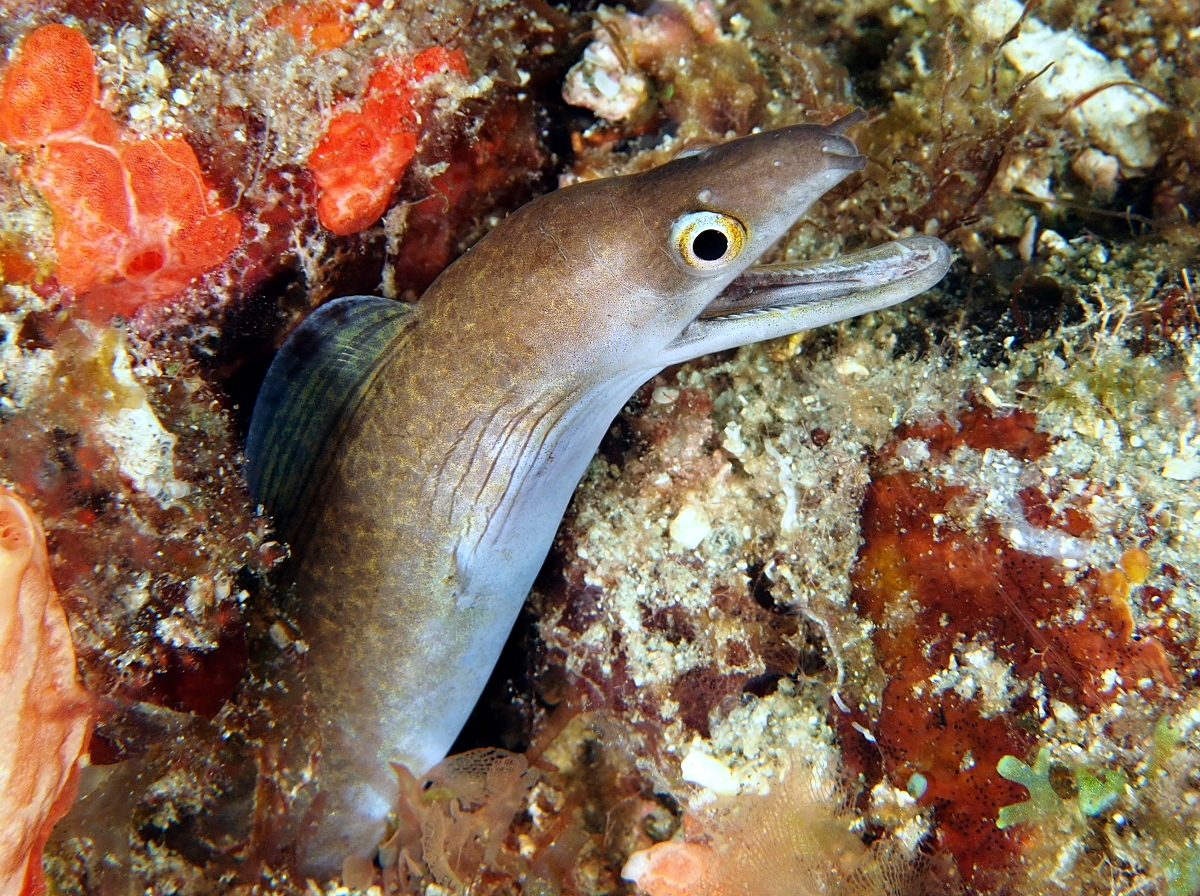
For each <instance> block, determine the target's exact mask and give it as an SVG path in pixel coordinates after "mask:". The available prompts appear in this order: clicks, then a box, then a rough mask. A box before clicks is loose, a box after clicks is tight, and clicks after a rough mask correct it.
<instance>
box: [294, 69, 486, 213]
mask: <svg viewBox="0 0 1200 896" xmlns="http://www.w3.org/2000/svg"><path fill="white" fill-rule="evenodd" d="M440 71H454V72H458V73H459V74H461V75H466V74H467V63H466V58H465V57H464V56H463V54H462V51H461V50H446V49H444V48H443V47H430V48H429V49H426V50H422V51H421V52H420V53H418V54H417V55H416V56H415V57H414V58H412V59H410V60H401V59H387V60H385V61H384V62H383V63H382V64H381V65H380V66H379V68H377V69H376V70H375V72H374V73H373V74H372V75H371V78H370V80H369V81H368V82H367V89H366V92H365V94H364V97H363V100H362V103H361V105H360V106H359V108H358V109H356V110H348V111H343V112H339V113H338V114H337V115H335V116H334V117H333V119H332V120H331V121H330V122H329V127H328V128H327V129H326V131H325V136H324V137H322V138H321V140H320V142H319V143H318V144H317V146H316V148H315V149H314V150H313V151H312V154H311V155H310V156H309V157H308V169H309V171H311V172H312V175H313V179H314V180H315V181H316V184H317V190H318V197H317V218H318V219H319V220H320V222H321V224H322V225H323V226H324V227H325V228H326V229H328V230H331V231H333V232H334V233H336V234H339V235H341V236H346V235H348V234H352V233H358V232H359V231H361V230H365V229H366V228H368V227H370V226H371V225H372V224H374V223H375V222H376V221H378V220H379V219H380V217H382V216H383V213H384V212H385V211H387V207H388V202H389V201H390V200H391V197H392V191H393V190H395V188H396V184H397V183H398V182H399V181H400V178H401V176H402V175H403V174H404V171H405V170H406V169H407V168H408V163H409V162H410V161H412V157H413V153H415V152H416V148H417V128H418V125H417V118H416V115H415V114H414V111H413V104H414V101H415V99H416V96H417V90H416V88H417V85H418V84H420V83H421V82H422V81H424V80H425V79H426V78H428V77H429V76H430V75H433V74H435V73H437V72H440Z"/></svg>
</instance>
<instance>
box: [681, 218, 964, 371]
mask: <svg viewBox="0 0 1200 896" xmlns="http://www.w3.org/2000/svg"><path fill="white" fill-rule="evenodd" d="M949 267H950V250H949V248H948V247H947V246H946V244H945V243H943V242H942V241H941V240H939V239H937V238H935V237H929V236H916V237H909V238H907V239H902V240H896V241H894V242H891V243H885V244H884V245H882V246H875V247H874V248H871V249H865V250H863V251H861V252H855V253H853V254H850V255H843V256H841V257H839V258H834V259H830V260H823V261H815V262H807V263H799V264H791V263H785V264H770V265H759V266H756V267H752V268H748V269H747V270H746V271H744V272H743V273H742V274H741V275H740V276H739V277H738V278H737V279H735V280H734V281H733V282H732V283H730V284H729V285H728V286H727V287H725V289H724V290H722V291H721V293H720V294H719V295H718V296H717V297H716V298H715V299H713V300H712V301H711V302H709V304H708V305H707V306H705V308H704V309H703V310H702V311H701V312H700V314H699V315H698V316H697V318H696V319H695V320H694V321H692V323H690V324H689V325H688V326H687V327H685V328H684V330H683V332H682V333H680V334H679V336H677V337H676V338H675V339H674V340H672V342H671V343H670V344H669V345H668V346H667V348H666V352H665V357H664V358H660V359H659V360H660V361H662V362H663V363H665V364H675V363H679V362H681V361H686V360H690V359H691V358H695V357H698V356H700V355H704V354H708V353H710V352H715V351H723V350H725V349H729V348H736V347H738V346H741V345H747V344H749V343H751V342H758V341H761V340H763V339H773V338H775V337H778V336H787V335H790V334H792V333H796V332H799V331H800V330H807V329H810V328H812V327H819V326H822V325H824V324H828V323H833V322H835V321H839V320H845V319H847V318H850V317H856V316H857V315H860V314H866V313H867V312H869V311H878V310H879V309H881V308H887V307H889V306H890V305H895V304H897V303H899V302H903V301H904V300H905V299H909V298H912V297H913V296H915V295H917V294H918V293H921V292H924V291H925V290H926V289H928V288H929V287H931V286H933V285H934V284H935V283H937V282H938V281H939V280H941V279H942V277H943V276H944V275H945V273H946V271H947V270H948V269H949Z"/></svg>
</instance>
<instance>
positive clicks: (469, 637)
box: [251, 125, 948, 874]
mask: <svg viewBox="0 0 1200 896" xmlns="http://www.w3.org/2000/svg"><path fill="white" fill-rule="evenodd" d="M861 165H862V157H861V156H859V155H858V154H857V152H856V150H855V149H854V146H853V144H852V143H850V141H849V140H847V139H846V138H845V137H843V136H841V135H840V133H839V130H838V126H837V125H835V126H833V128H829V129H826V128H820V127H815V126H799V127H794V128H787V129H783V130H780V131H773V132H770V133H767V134H761V135H757V136H753V137H749V138H744V139H742V140H738V141H734V142H731V143H728V144H725V145H722V146H718V147H714V148H712V149H709V150H705V151H704V152H701V153H699V154H696V155H691V156H688V157H685V158H680V159H677V160H675V161H673V162H671V163H668V164H666V165H664V166H662V167H660V168H657V169H655V170H653V171H650V172H646V173H644V174H640V175H633V176H629V177H620V178H611V179H607V180H602V181H595V182H591V183H587V184H582V185H578V186H574V187H568V188H565V189H562V190H559V191H557V192H555V193H552V194H550V195H548V196H544V197H542V198H541V199H538V200H537V201H535V202H532V203H530V204H529V205H527V206H525V207H524V208H522V209H520V210H519V211H517V212H516V213H514V214H513V215H511V216H510V217H509V218H507V219H506V220H505V221H504V222H502V223H501V224H500V225H499V226H498V227H496V229H495V230H494V231H493V232H492V233H491V234H489V235H488V236H487V237H486V238H484V239H483V240H482V241H480V243H479V244H478V245H476V246H475V247H474V248H473V249H471V250H470V251H469V252H468V253H467V254H466V255H464V256H463V257H462V258H461V259H459V260H458V261H457V262H456V263H455V264H454V265H452V266H451V267H450V268H449V269H448V270H447V271H446V272H445V273H444V274H443V275H442V276H441V277H440V278H439V279H438V280H437V281H436V282H435V283H434V284H433V285H432V286H431V287H430V289H429V290H428V291H427V292H426V294H425V295H424V296H423V297H422V299H421V301H420V303H419V304H418V305H417V306H416V308H415V310H414V311H413V313H412V316H411V318H410V319H409V320H408V321H407V323H406V324H405V326H404V327H403V329H402V331H401V332H400V334H399V335H398V336H397V337H396V338H395V340H394V341H393V342H392V344H391V345H390V346H389V347H388V348H387V349H386V350H385V352H384V355H383V358H382V360H381V362H380V364H379V366H378V368H376V371H375V374H374V375H373V377H372V378H371V380H370V382H369V386H368V388H366V389H365V390H364V392H363V393H362V396H361V401H360V402H359V403H358V404H357V406H355V407H354V409H353V411H352V413H351V414H350V416H349V418H348V421H347V427H346V429H345V430H344V432H343V434H342V437H341V439H340V441H339V443H338V444H337V445H336V446H335V447H334V448H333V449H332V458H331V460H330V461H329V462H328V464H327V466H326V467H325V469H324V471H323V474H322V475H323V479H322V480H321V481H320V486H319V488H318V489H317V491H316V494H315V498H314V500H313V503H312V506H311V508H309V509H308V510H307V511H306V513H305V514H304V515H303V516H302V518H303V520H304V523H303V526H297V527H296V528H297V529H298V530H299V531H297V532H294V533H292V534H291V535H292V541H293V545H294V548H295V552H296V556H297V557H298V561H297V566H296V577H295V594H296V595H297V596H298V599H299V610H298V615H299V618H300V622H301V625H302V627H303V634H304V639H305V641H306V643H307V644H308V646H309V651H308V656H307V668H308V673H307V683H308V686H309V688H310V690H311V695H312V698H313V700H314V703H315V706H316V708H317V710H318V713H319V716H320V718H321V720H322V733H323V739H324V749H323V755H322V758H321V763H320V766H319V769H318V780H319V782H320V786H321V789H322V791H323V792H324V793H325V794H326V795H327V799H328V803H327V805H326V806H325V813H324V814H323V816H322V818H321V821H320V824H319V826H318V828H317V830H316V832H315V834H314V836H313V837H312V838H311V840H310V841H309V842H308V844H307V854H306V856H305V857H304V859H305V866H306V870H308V871H309V872H310V873H316V874H323V873H330V872H334V871H336V870H338V869H339V868H340V865H341V859H342V858H343V857H344V856H345V855H347V854H349V853H351V852H357V853H360V854H370V853H371V852H372V851H373V849H374V847H375V846H376V844H377V843H378V840H379V837H380V835H381V834H382V833H383V818H384V815H385V813H386V812H387V810H388V809H389V807H390V805H391V803H392V801H393V799H394V794H395V782H394V777H393V775H392V772H391V770H390V769H389V767H388V763H389V762H391V761H395V762H401V763H404V764H406V765H408V766H409V767H410V768H411V769H412V770H413V771H414V772H416V773H417V774H421V773H423V772H424V771H425V770H427V769H428V768H429V767H430V766H432V765H433V764H434V763H436V762H437V761H439V760H440V759H441V758H442V756H443V755H444V754H445V752H446V751H447V750H448V749H449V747H450V744H451V743H452V742H453V740H454V738H455V736H456V735H457V733H458V731H459V729H460V728H461V725H462V724H463V722H464V721H465V719H466V716H467V714H468V713H469V712H470V710H471V708H472V706H473V705H474V703H475V701H476V699H477V697H478V694H479V692H480V690H481V689H482V687H483V685H484V683H485V682H486V679H487V677H488V674H489V673H490V671H491V669H492V667H493V665H494V663H495V660H496V658H497V656H498V654H499V651H500V648H501V647H502V646H503V643H504V640H505V638H506V636H507V634H508V632H509V629H510V628H511V625H512V622H513V621H514V619H515V617H516V615H517V613H518V611H519V609H520V606H521V604H522V602H523V600H524V597H525V595H526V593H527V592H528V589H529V587H530V585H531V584H532V582H533V579H534V576H535V575H536V573H537V571H538V568H539V566H540V564H541V563H542V561H543V559H544V557H545V555H546V553H547V551H548V550H549V547H550V544H551V542H552V540H553V537H554V532H555V529H556V527H557V525H558V522H559V520H560V518H561V516H562V513H563V511H564V510H565V508H566V505H567V502H568V501H569V499H570V496H571V493H572V491H573V490H574V488H575V486H576V484H577V483H578V481H579V479H580V477H581V476H582V474H583V472H584V470H585V469H586V466H587V464H588V462H589V460H590V459H591V457H592V455H593V453H594V451H595V449H596V446H597V445H598V444H599V441H600V438H601V437H602V435H603V434H604V432H605V430H606V428H607V427H608V425H609V423H610V421H611V420H612V418H613V416H614V415H615V414H616V413H617V412H618V411H619V410H620V408H621V405H622V404H623V403H624V402H625V401H626V400H627V399H628V397H629V395H630V394H632V392H633V391H634V390H635V389H636V388H637V386H638V385H639V384H640V383H642V382H643V381H645V380H646V379H648V378H649V377H650V376H652V375H653V374H654V373H656V372H657V371H658V370H660V369H661V368H662V367H664V366H666V365H668V364H671V363H676V362H677V361H682V360H685V359H687V358H690V357H695V356H696V355H699V354H704V353H706V352H709V351H715V350H719V349H724V348H728V347H731V346H735V345H741V344H745V343H748V342H753V341H756V340H758V339H762V338H768V337H770V336H774V335H781V334H783V333H790V332H794V331H796V330H799V329H804V328H805V327H807V326H815V325H819V324H821V323H825V322H828V321H830V320H837V319H841V318H843V317H847V316H851V315H853V314H857V313H861V312H862V311H864V310H870V309H871V308H875V307H883V306H884V305H887V304H892V303H894V302H896V301H900V300H902V299H904V298H908V297H909V296H911V295H913V294H915V293H916V292H919V291H921V290H923V289H925V288H927V286H928V285H930V284H931V283H933V282H936V280H937V279H939V278H940V277H941V275H942V273H944V271H945V265H946V263H947V262H948V256H947V255H946V254H945V249H944V247H943V246H941V244H940V243H937V241H936V240H923V241H921V240H918V241H914V243H913V244H912V245H911V246H910V245H905V246H901V247H900V248H899V249H897V250H896V253H898V254H897V256H896V257H897V258H898V257H899V256H903V259H904V260H903V261H897V260H896V259H895V258H893V256H891V255H889V256H888V259H887V261H886V263H885V264H884V267H885V268H886V270H885V271H884V274H885V276H884V277H883V278H882V279H880V278H879V277H876V281H873V282H872V283H869V284H865V285H863V286H861V287H860V288H859V289H858V290H857V291H854V290H852V291H851V292H849V293H847V292H845V290H844V289H843V288H842V287H839V289H842V291H841V292H838V293H837V294H836V295H834V297H833V298H830V297H828V296H818V297H817V298H816V299H814V300H812V301H810V302H809V303H808V304H807V305H802V304H797V305H785V306H784V307H776V306H778V305H784V303H782V302H777V301H773V300H772V299H771V298H770V296H771V295H772V293H771V291H770V290H766V291H764V292H763V300H762V306H763V307H764V308H765V307H768V306H770V307H773V308H775V310H772V311H768V312H765V313H763V314H761V315H757V316H739V317H736V318H728V317H716V318H708V319H703V320H701V319H699V318H700V316H701V313H702V312H703V311H704V309H705V308H706V306H708V305H709V304H710V303H711V302H713V301H714V299H716V298H717V297H718V296H719V295H720V294H721V292H722V291H723V290H724V289H725V287H726V286H728V285H729V284H730V283H731V282H732V281H733V280H734V279H735V278H736V277H737V276H738V275H739V274H741V273H742V272H743V271H744V270H745V269H746V268H747V266H749V265H750V264H751V263H753V262H754V261H755V260H756V259H757V258H758V257H759V256H760V255H761V254H762V253H763V251H765V250H766V249H767V248H768V247H769V246H770V245H771V244H773V243H774V242H776V241H777V240H778V239H779V238H780V237H781V236H782V235H783V234H784V233H785V232H786V231H787V230H788V229H789V228H790V227H791V226H792V225H793V223H794V222H795V221H796V219H797V218H798V217H799V216H800V215H801V214H802V213H803V212H804V210H805V209H807V208H808V207H809V205H811V203H812V202H813V201H815V200H816V199H817V198H818V197H819V196H820V195H821V194H822V193H824V192H825V191H826V190H827V189H828V188H829V187H831V186H833V185H834V184H835V183H837V182H838V181H840V180H841V179H842V178H843V177H844V176H845V175H846V174H847V173H849V172H850V171H852V170H856V169H857V168H860V167H861ZM698 211H715V212H719V213H721V214H723V215H727V216H730V217H731V218H732V219H736V221H737V222H740V226H741V227H742V228H744V233H745V239H744V243H743V244H742V245H741V246H740V251H737V252H734V254H733V255H732V256H730V257H729V258H727V259H723V260H721V261H720V262H719V263H717V264H715V265H713V266H709V267H708V268H706V269H703V270H700V269H697V268H696V267H695V266H694V265H692V264H690V263H689V262H688V261H687V258H686V257H685V254H684V253H682V251H681V249H680V248H679V240H678V238H677V237H676V235H675V233H676V227H677V222H679V221H680V220H681V219H688V218H687V216H689V215H690V214H691V213H694V212H698ZM934 244H936V245H934ZM913 246H915V247H916V248H915V249H914V248H913ZM735 248H736V247H735ZM731 251H732V250H731ZM914 252H916V255H918V256H921V258H920V260H919V263H914V262H913V260H912V256H913V253H914ZM873 264H875V266H876V267H878V266H879V262H873ZM822 276H824V272H823V273H822ZM885 281H886V283H885ZM839 282H844V278H843V281H839ZM756 297H757V294H756ZM864 297H865V298H864ZM746 305H747V300H745V299H744V298H743V299H739V306H738V307H739V308H740V309H744V308H745V307H746ZM252 439H253V433H252ZM253 464H254V458H253V456H252V457H251V466H252V467H253ZM252 478H253V476H252Z"/></svg>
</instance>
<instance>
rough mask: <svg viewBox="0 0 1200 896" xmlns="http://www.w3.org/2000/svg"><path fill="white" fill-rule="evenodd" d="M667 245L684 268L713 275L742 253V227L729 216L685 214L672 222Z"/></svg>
mask: <svg viewBox="0 0 1200 896" xmlns="http://www.w3.org/2000/svg"><path fill="white" fill-rule="evenodd" d="M671 242H672V244H674V246H675V250H676V251H677V252H678V253H679V257H680V258H681V259H682V260H683V263H684V264H685V265H686V266H687V267H689V268H692V269H693V270H695V271H697V272H708V271H711V272H714V273H715V272H717V271H720V270H723V269H724V268H725V267H726V266H727V265H729V263H730V262H732V261H733V260H734V259H736V258H737V257H738V256H739V255H741V254H742V249H743V248H744V247H745V245H746V228H745V227H743V226H742V222H741V221H739V220H738V219H737V218H731V217H730V216H729V215H722V214H720V213H718V212H689V213H688V214H686V215H683V216H682V217H681V218H680V219H679V220H678V221H676V222H675V226H674V227H673V228H672V230H671Z"/></svg>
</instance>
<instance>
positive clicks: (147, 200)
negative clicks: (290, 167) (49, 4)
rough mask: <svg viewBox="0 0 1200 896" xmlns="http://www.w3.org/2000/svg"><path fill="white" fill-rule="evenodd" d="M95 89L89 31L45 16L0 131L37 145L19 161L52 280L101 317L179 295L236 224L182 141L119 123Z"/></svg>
mask: <svg viewBox="0 0 1200 896" xmlns="http://www.w3.org/2000/svg"><path fill="white" fill-rule="evenodd" d="M98 95H99V85H98V81H97V77H96V57H95V55H94V54H93V53H92V49H91V47H90V46H88V43H87V39H86V38H84V36H83V35H82V34H80V33H79V32H78V31H75V30H74V29H72V28H68V27H66V26H64V25H45V26H43V27H41V28H39V29H37V30H36V31H34V32H33V33H32V34H30V35H29V37H28V38H26V40H25V43H24V46H23V47H22V48H21V52H20V53H19V54H18V56H17V58H16V59H15V60H14V62H13V63H12V65H10V66H9V68H8V70H7V71H6V72H5V75H4V80H3V86H2V88H0V138H2V139H3V140H4V142H6V143H8V144H9V145H10V146H13V147H16V148H20V149H25V150H29V151H31V152H32V153H33V161H32V163H31V164H30V165H29V166H27V167H26V168H25V169H23V170H24V173H25V175H26V177H27V178H28V179H29V180H30V181H31V182H32V183H33V184H34V185H36V186H37V188H38V190H39V191H40V192H41V193H42V195H43V196H44V197H45V199H46V202H47V203H48V204H49V206H50V211H51V214H52V215H53V218H54V232H55V247H56V249H57V251H58V266H57V268H56V270H55V276H56V279H57V280H58V282H59V283H60V284H61V285H62V286H64V287H67V288H69V289H70V290H71V291H72V292H74V294H75V296H76V297H77V298H79V299H80V300H81V304H82V305H83V308H84V310H85V311H86V312H87V313H89V314H90V315H92V316H96V317H101V316H108V315H111V314H130V313H132V312H133V311H136V310H137V309H138V308H139V307H141V306H142V305H144V304H146V303H148V302H155V301H161V300H162V299H165V298H168V297H170V296H172V295H174V294H176V293H178V292H179V291H180V290H182V289H183V287H184V286H186V285H187V284H188V283H189V282H190V281H191V280H193V279H194V278H195V277H197V276H198V275H200V274H203V273H205V272H207V271H210V270H212V269H213V268H215V267H217V266H218V265H220V264H221V263H222V262H224V261H225V259H226V258H228V257H229V254H230V253H231V252H232V251H233V250H234V248H235V247H236V246H237V244H238V242H239V240H240V239H241V230H242V228H241V222H240V221H239V220H238V218H237V216H236V215H235V214H233V212H232V211H229V210H224V209H222V208H221V207H220V205H219V203H218V202H217V201H216V200H215V197H214V196H213V194H212V190H211V189H210V188H209V186H208V184H207V183H206V181H205V179H204V174H203V172H202V171H201V170H200V163H199V161H198V160H197V158H196V154H195V152H193V150H192V148H191V146H190V145H189V144H188V143H187V141H186V140H184V139H183V138H182V137H141V136H138V135H135V134H132V133H128V132H125V131H124V130H123V129H121V128H120V127H119V126H118V125H117V124H116V123H115V122H114V121H113V119H112V116H111V115H109V114H108V113H107V112H106V111H105V110H103V109H102V108H100V106H99V105H98V104H97V97H98Z"/></svg>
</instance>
